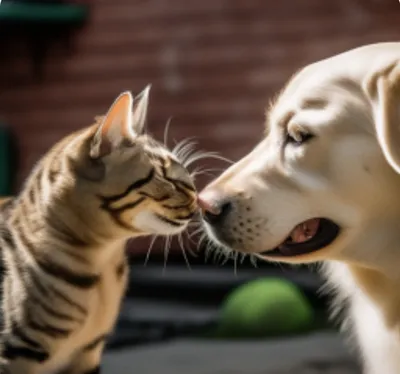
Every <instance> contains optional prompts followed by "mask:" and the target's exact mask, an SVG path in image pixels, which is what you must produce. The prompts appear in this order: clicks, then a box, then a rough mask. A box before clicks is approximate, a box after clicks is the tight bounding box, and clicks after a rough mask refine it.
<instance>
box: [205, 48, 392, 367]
mask: <svg viewBox="0 0 400 374" xmlns="http://www.w3.org/2000/svg"><path fill="white" fill-rule="evenodd" d="M244 125H245V124H244ZM309 135H312V137H309ZM305 139H307V141H305ZM199 201H200V205H201V206H202V208H203V210H205V211H206V210H211V211H214V213H215V212H217V213H220V207H221V205H222V204H227V202H228V203H229V205H230V209H229V211H227V212H226V214H224V217H223V219H222V220H221V219H220V220H219V221H218V223H213V222H210V221H209V222H206V223H205V225H206V228H207V231H208V232H209V234H210V236H211V237H212V238H213V239H214V240H215V241H216V242H217V243H218V244H220V245H222V246H223V247H225V248H226V249H229V250H236V251H242V252H246V253H252V254H256V255H257V256H258V257H260V258H262V259H265V260H271V261H283V262H289V263H312V262H321V261H322V262H323V264H324V265H323V269H324V273H325V274H326V276H327V278H328V283H329V284H330V285H332V286H333V287H334V288H335V289H336V293H337V294H338V297H337V298H336V299H335V301H334V304H335V306H337V307H341V306H342V305H343V304H344V302H345V300H347V301H348V303H349V308H348V313H347V315H348V320H349V321H350V322H351V323H350V324H346V326H347V325H350V326H352V332H353V333H354V335H355V337H356V341H357V343H358V347H359V348H360V352H361V357H362V361H363V364H364V365H363V366H364V373H366V374H399V373H400V43H396V42H393V43H379V44H373V45H368V46H363V47H360V48H357V49H354V50H351V51H348V52H345V53H342V54H340V55H337V56H334V57H332V58H328V59H325V60H322V61H319V62H316V63H314V64H311V65H309V66H307V67H305V68H304V69H302V70H301V71H300V72H298V73H297V74H296V75H295V76H294V77H293V78H292V79H291V80H290V82H289V83H288V85H287V86H286V87H285V88H284V89H283V91H282V92H281V94H280V95H279V96H278V98H277V100H276V101H275V102H274V103H273V105H272V106H271V107H270V109H269V110H268V112H267V119H266V131H265V137H264V138H263V139H262V140H261V141H260V143H259V144H258V145H257V146H256V147H255V148H254V150H253V151H252V152H251V153H249V154H248V155H246V156H245V157H244V158H243V159H241V160H240V161H238V162H237V163H236V164H234V165H232V166H231V167H230V168H229V169H228V170H226V171H225V172H224V173H223V174H222V175H221V176H220V177H219V178H217V179H216V180H215V181H213V182H212V183H211V184H209V185H208V186H207V187H206V188H205V189H204V190H203V192H202V193H201V194H200V200H199ZM314 217H324V218H327V219H329V220H332V221H334V222H335V223H337V224H338V226H339V227H340V233H339V235H338V236H337V238H336V239H335V240H334V241H333V242H332V243H331V244H329V245H328V246H325V247H323V248H320V249H319V250H316V251H314V252H311V253H307V254H303V255H298V256H291V257H284V256H281V257H279V256H274V257H269V256H268V251H270V250H272V248H275V247H276V246H278V245H279V244H280V243H281V242H282V241H284V240H285V238H287V236H288V234H289V233H290V232H291V231H292V230H293V228H294V227H296V225H298V224H299V223H301V222H304V221H306V220H308V219H311V218H314ZM261 252H262V254H261Z"/></svg>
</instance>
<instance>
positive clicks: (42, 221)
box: [0, 87, 197, 374]
mask: <svg viewBox="0 0 400 374" xmlns="http://www.w3.org/2000/svg"><path fill="white" fill-rule="evenodd" d="M148 97H149V87H147V88H146V89H145V90H144V91H143V92H142V93H141V94H139V95H138V96H137V97H136V98H135V99H133V97H132V95H131V93H129V92H124V93H122V94H121V95H120V96H119V97H118V98H117V99H116V100H115V102H114V103H113V105H112V106H111V108H110V109H109V111H108V113H107V114H106V115H105V116H104V117H102V118H100V119H99V118H98V119H97V123H96V124H94V125H93V126H91V127H88V128H85V129H83V130H81V131H78V132H76V133H73V134H71V135H69V136H67V137H66V138H64V139H63V140H61V141H60V142H59V143H58V144H56V145H55V146H54V147H53V148H52V149H51V150H50V151H49V152H48V153H47V154H46V155H45V156H44V157H43V158H42V159H41V160H40V161H39V163H38V164H37V165H36V167H35V168H34V170H33V171H32V173H31V174H30V176H29V177H28V179H27V181H26V183H25V185H24V188H23V189H22V192H21V193H20V194H19V195H18V196H16V197H15V198H10V199H8V200H7V201H6V202H5V203H3V205H2V207H1V213H0V230H1V231H0V240H1V255H2V267H3V270H4V271H3V280H2V299H1V300H2V333H1V336H0V350H1V352H0V353H1V354H0V356H1V357H2V359H3V361H2V363H1V364H0V367H1V369H0V373H12V374H16V373H18V374H49V373H51V374H53V373H63V374H64V373H68V374H89V373H90V374H95V373H100V360H101V356H102V351H103V347H104V344H105V339H106V337H107V335H108V334H110V331H111V330H112V328H113V325H114V323H115V320H116V317H117V315H118V311H119V307H120V302H121V298H122V296H123V294H124V290H125V286H126V282H127V273H128V268H127V262H126V257H125V253H124V246H125V242H126V240H127V239H128V238H131V237H137V236H143V235H151V234H156V235H171V234H176V233H179V232H181V231H182V230H184V229H185V228H186V226H187V224H188V222H189V221H190V219H191V217H192V216H193V215H194V213H195V211H196V209H197V206H196V193H195V187H194V185H193V182H192V179H191V177H190V175H189V173H188V172H187V170H186V169H185V168H184V166H182V163H180V162H179V160H178V159H177V157H176V156H175V155H174V154H172V152H170V151H168V150H167V149H166V148H165V147H164V146H163V145H161V144H160V143H158V142H156V141H155V140H153V139H152V138H151V137H150V136H149V135H146V134H145V133H144V124H145V119H146V113H147V106H148Z"/></svg>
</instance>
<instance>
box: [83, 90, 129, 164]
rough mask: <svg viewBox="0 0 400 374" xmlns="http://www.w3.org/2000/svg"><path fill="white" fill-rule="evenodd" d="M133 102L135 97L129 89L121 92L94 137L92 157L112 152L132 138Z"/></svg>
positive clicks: (91, 150) (91, 148) (91, 149)
mask: <svg viewBox="0 0 400 374" xmlns="http://www.w3.org/2000/svg"><path fill="white" fill-rule="evenodd" d="M132 104H133V97H132V94H131V93H130V92H129V91H126V92H123V93H122V94H120V95H119V96H118V97H117V99H116V100H115V101H114V103H113V104H112V105H111V108H110V109H109V110H108V113H107V114H106V115H105V116H104V117H103V120H102V122H101V124H100V126H99V128H98V129H97V132H96V134H95V135H94V137H93V140H92V144H91V147H90V157H92V158H99V157H104V156H106V155H108V154H110V153H111V152H112V151H113V150H114V149H115V148H117V147H118V146H119V145H120V144H121V143H122V142H123V141H124V139H127V138H128V139H129V138H132V133H131V132H132V130H131V129H130V126H131V123H132Z"/></svg>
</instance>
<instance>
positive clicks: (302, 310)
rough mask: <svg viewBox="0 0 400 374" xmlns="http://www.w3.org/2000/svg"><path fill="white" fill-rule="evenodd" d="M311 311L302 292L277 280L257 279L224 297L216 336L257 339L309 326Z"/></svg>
mask: <svg viewBox="0 0 400 374" xmlns="http://www.w3.org/2000/svg"><path fill="white" fill-rule="evenodd" d="M313 321H314V312H313V309H312V307H311V306H310V304H309V303H308V301H307V299H306V298H305V296H304V295H303V294H302V292H301V291H300V290H299V289H298V288H297V287H295V286H294V285H293V284H292V283H290V282H288V281H285V280H281V279H259V280H255V281H251V282H249V283H247V284H244V285H242V286H240V287H238V288H237V289H236V290H234V291H233V292H232V293H231V294H230V295H229V296H228V297H227V299H226V300H225V303H224V305H223V308H222V312H221V319H220V324H219V326H218V328H217V336H218V337H222V338H255V337H258V338H261V337H266V336H277V335H286V334H295V333H300V332H304V331H307V330H309V329H311V327H312V325H313Z"/></svg>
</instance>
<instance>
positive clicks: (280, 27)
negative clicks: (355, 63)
mask: <svg viewBox="0 0 400 374" xmlns="http://www.w3.org/2000/svg"><path fill="white" fill-rule="evenodd" d="M399 25H400V5H399V3H398V1H397V0H335V1H321V0H301V1H289V0H281V1H272V0H203V1H199V0H97V1H96V0H93V1H84V0H82V1H78V0H76V1H54V0H53V1H51V0H48V1H44V0H43V1H28V0H25V1H23V0H19V1H18V0H3V1H2V2H1V4H0V123H1V127H0V143H1V144H0V173H1V177H0V194H2V195H4V194H10V193H15V192H16V191H18V189H19V188H20V186H21V183H22V181H23V180H24V178H25V177H26V176H27V174H28V173H29V171H30V169H31V168H32V166H33V165H34V163H35V161H36V160H38V158H39V157H40V156H41V155H42V154H43V153H44V152H45V151H46V150H47V149H48V148H49V147H50V146H51V145H52V144H53V143H54V142H56V141H57V140H58V139H60V138H61V137H63V136H64V135H66V134H67V133H69V132H71V131H73V130H76V129H78V128H81V127H83V126H87V125H90V124H91V123H92V120H93V118H94V116H95V115H98V114H103V113H104V112H105V111H106V110H107V109H108V107H109V105H110V104H111V103H112V101H113V99H114V98H115V97H116V96H117V95H118V94H119V93H120V92H121V91H124V90H132V91H133V93H138V92H139V91H140V90H142V89H143V88H144V86H145V85H146V84H148V83H152V92H151V104H150V113H149V122H148V124H149V130H150V132H152V133H153V134H154V135H155V136H156V137H158V138H159V139H162V136H163V132H164V128H165V125H166V122H167V121H168V119H169V118H170V117H172V121H171V128H170V132H169V141H170V145H173V144H174V142H177V141H179V140H182V139H184V138H187V137H193V136H194V137H196V138H197V141H198V147H199V148H201V149H204V150H207V151H217V152H219V153H221V154H223V155H224V156H225V157H228V158H231V159H233V160H237V159H239V158H240V157H242V156H244V155H245V154H246V153H247V152H248V151H249V150H251V149H252V147H253V146H254V145H255V144H256V143H257V141H258V140H259V138H260V136H261V134H262V132H263V120H264V112H265V109H266V107H267V104H268V102H269V100H271V99H272V98H273V97H274V95H275V94H276V93H277V92H278V91H279V90H280V89H281V88H282V87H283V85H284V84H285V83H286V81H287V80H288V79H289V78H290V76H291V75H292V74H293V73H294V72H295V71H296V70H298V69H299V68H301V67H302V66H303V65H305V64H308V63H311V62H313V61H315V60H319V59H322V58H325V57H329V56H331V55H333V54H336V53H340V52H342V51H345V50H348V49H351V48H354V47H357V46H360V45H363V44H367V43H373V42H380V41H397V40H398V39H399V36H400V28H399ZM204 164H205V165H206V166H207V167H210V168H213V169H216V170H214V174H215V175H218V173H219V170H222V169H223V168H225V167H226V164H224V163H222V162H220V161H216V160H208V161H205V162H204ZM211 178H212V176H209V175H207V176H203V178H200V179H199V181H198V186H199V188H201V186H203V185H204V184H205V183H206V182H207V181H208V180H210V179H211ZM185 246H186V247H187V251H186V252H187V257H188V259H187V261H186V260H185V258H184V256H183V255H182V251H181V249H180V248H179V246H178V244H177V243H176V242H173V243H172V245H171V248H170V250H169V254H168V261H166V254H165V246H164V243H163V241H162V240H158V241H156V242H155V243H154V245H153V247H152V251H151V256H150V257H149V259H148V261H147V265H146V266H144V262H145V260H146V254H147V251H148V248H149V241H148V240H142V241H135V242H133V243H130V244H129V253H130V258H131V263H132V272H131V279H130V287H129V291H128V295H127V297H126V300H125V302H124V305H123V308H122V310H121V316H120V319H119V321H118V324H117V329H116V332H115V334H114V336H113V337H112V339H111V341H110V344H109V347H108V350H107V355H106V358H105V362H104V370H105V373H111V372H112V371H113V370H114V372H118V373H125V372H126V373H128V372H131V371H132V370H136V371H137V372H139V373H153V372H160V370H163V373H170V372H171V373H174V374H180V373H185V374H195V373H199V374H200V373H201V374H208V373H210V374H211V373H213V374H216V373H224V374H228V373H229V374H232V373H241V374H247V373H248V374H250V373H251V374H255V373H258V374H259V373H275V374H277V373H280V374H284V373H289V372H290V373H292V372H294V371H296V372H297V373H298V374H302V373H309V374H315V373H340V374H345V373H358V370H359V369H358V365H357V363H356V361H355V359H354V357H353V356H351V355H350V353H349V352H350V350H349V349H348V347H347V346H345V345H344V344H343V343H342V340H341V339H340V338H339V337H338V334H337V332H336V328H335V327H334V325H333V324H331V323H329V322H328V321H327V318H326V315H327V313H326V311H327V307H326V298H325V297H324V296H321V295H320V294H319V293H318V289H319V288H320V286H321V279H320V278H319V277H318V275H317V273H316V272H315V271H314V270H313V269H309V268H301V267H297V268H287V267H279V266H272V265H269V264H259V266H258V268H254V267H253V266H252V265H251V264H250V263H248V261H247V260H244V261H243V262H242V263H241V264H240V263H234V262H233V261H227V262H226V263H225V264H221V261H216V260H214V259H213V256H210V258H209V259H208V260H207V259H206V258H205V255H204V251H203V250H202V248H200V249H199V250H198V251H195V252H196V253H195V255H192V254H190V251H189V250H188V249H190V248H192V250H195V249H196V244H195V243H190V242H188V241H186V242H185ZM187 262H189V263H190V265H191V266H190V268H189V266H188V264H187ZM161 368H162V369H161Z"/></svg>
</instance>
